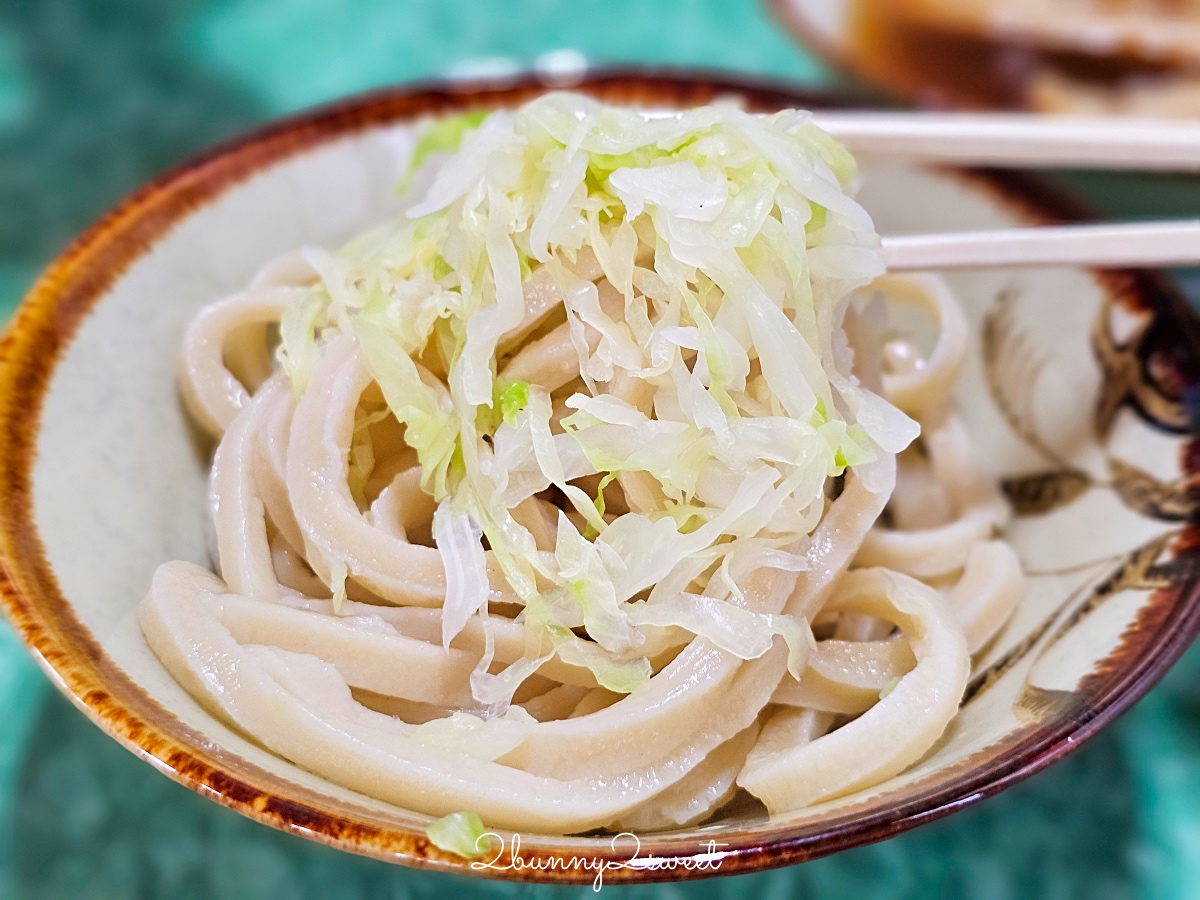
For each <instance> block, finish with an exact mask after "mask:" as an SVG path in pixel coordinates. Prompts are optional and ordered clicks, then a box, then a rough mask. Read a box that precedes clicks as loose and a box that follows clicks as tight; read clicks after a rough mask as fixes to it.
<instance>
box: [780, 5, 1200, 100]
mask: <svg viewBox="0 0 1200 900" xmlns="http://www.w3.org/2000/svg"><path fill="white" fill-rule="evenodd" d="M769 2H770V3H771V5H772V7H773V8H774V10H775V12H776V14H777V16H778V17H779V18H780V20H781V21H782V22H783V23H784V25H785V26H786V27H787V28H788V29H789V30H790V31H791V32H792V33H793V34H794V35H796V37H797V38H798V39H799V40H800V41H801V42H802V43H804V44H805V45H806V46H807V47H809V48H810V49H812V50H813V51H815V52H816V53H818V54H819V55H820V56H822V57H823V58H824V59H825V60H826V61H827V62H830V63H832V64H833V65H834V66H836V67H838V68H839V69H841V70H842V71H844V72H846V73H848V74H851V75H853V76H855V77H857V78H859V79H861V80H862V81H863V82H864V83H865V84H867V85H869V86H871V87H873V88H875V89H877V90H879V91H881V92H883V93H884V94H885V95H887V96H889V97H891V98H892V99H896V100H902V101H905V102H909V103H915V104H917V105H920V106H926V107H931V108H949V109H1016V110H1022V109H1024V110H1033V111H1037V112H1045V113H1062V114H1079V115H1093V114H1095V115H1103V114H1117V115H1126V114H1127V115H1141V116H1149V117H1171V118H1174V117H1196V116H1200V5H1198V4H1196V3H1195V2H1193V0H1184V2H1180V3H1155V2H1151V0H1148V2H1144V3H1138V2H1136V0H1135V2H1130V3H1119V4H1111V3H1107V4H1106V3H1100V2H1096V3H1088V2H1082V3H1080V2H1069V0H769Z"/></svg>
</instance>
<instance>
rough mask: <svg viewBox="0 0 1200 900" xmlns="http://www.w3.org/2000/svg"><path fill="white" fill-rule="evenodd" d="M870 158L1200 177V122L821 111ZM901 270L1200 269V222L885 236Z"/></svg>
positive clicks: (828, 124) (824, 123)
mask: <svg viewBox="0 0 1200 900" xmlns="http://www.w3.org/2000/svg"><path fill="white" fill-rule="evenodd" d="M814 121H815V122H816V123H817V124H818V125H820V126H821V127H822V128H824V129H825V130H826V131H828V132H829V133H830V134H832V135H833V136H834V137H836V138H838V140H840V141H841V142H842V143H843V144H845V145H846V146H847V147H848V148H849V149H850V150H851V152H853V153H855V154H856V155H859V156H862V157H864V158H869V157H887V158H893V159H895V158H901V159H909V160H913V161H918V162H926V163H957V164H968V165H994V166H1007V167H1038V168H1048V167H1061V168H1075V169H1112V170H1118V169H1125V170H1136V171H1156V172H1169V171H1173V172H1200V124H1191V123H1188V122H1169V121H1159V120H1139V119H1133V118H1073V117H1072V118H1066V117H1046V116H1033V115H1023V114H1020V113H1011V114H1009V113H1000V114H991V113H979V114H976V113H952V114H941V113H893V112H830V113H816V114H815V115H814ZM883 254H884V259H885V260H886V262H887V266H888V268H889V269H890V270H892V271H903V270H915V269H950V268H983V267H993V266H1030V265H1035V266H1036V265H1078V266H1097V267H1117V266H1181V265H1194V264H1197V263H1200V219H1189V220H1182V221H1169V222H1137V223H1128V224H1101V225H1064V226H1053V227H1031V228H1009V229H1002V230H999V231H976V232H959V233H954V234H925V235H911V236H904V237H885V238H884V239H883Z"/></svg>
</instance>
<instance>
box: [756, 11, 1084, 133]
mask: <svg viewBox="0 0 1200 900" xmlns="http://www.w3.org/2000/svg"><path fill="white" fill-rule="evenodd" d="M768 2H769V4H770V6H771V8H772V10H773V11H774V13H775V15H776V17H777V18H778V19H779V21H780V22H781V23H782V24H783V25H784V27H785V28H786V29H787V30H788V31H790V32H791V33H792V34H793V35H795V36H796V38H797V39H798V40H799V42H800V43H801V44H803V45H804V47H805V48H807V49H809V50H811V51H815V52H816V53H817V54H818V55H819V56H820V57H822V58H823V59H824V60H825V61H826V62H828V63H830V64H831V65H833V66H835V67H837V68H839V69H841V70H842V71H844V72H846V73H848V74H850V75H852V76H854V77H855V78H856V79H857V80H858V81H860V82H861V83H863V84H866V85H870V86H871V87H873V88H874V89H876V90H879V91H881V92H883V93H884V94H886V95H887V96H888V97H891V98H895V99H899V100H903V101H906V102H909V103H917V104H920V105H923V106H928V107H938V108H942V107H949V108H959V109H1009V108H1023V107H1032V108H1040V107H1041V106H1042V103H1041V102H1040V101H1039V99H1038V96H1037V93H1036V91H1031V81H1030V80H1031V78H1034V77H1035V76H1036V74H1037V73H1038V72H1039V71H1041V69H1042V65H1041V64H1042V62H1045V61H1046V60H1049V61H1050V62H1051V68H1052V69H1053V68H1054V66H1053V60H1052V58H1051V57H1046V58H1043V57H1042V56H1040V55H1039V54H1038V52H1036V51H1035V50H1034V49H1032V48H1031V47H1030V46H1029V44H1030V42H1031V41H1032V38H1031V37H1028V36H1026V37H1025V39H1024V40H1022V39H1020V38H1018V37H1016V36H1015V35H1013V34H1011V33H1007V32H1005V31H1004V29H1003V28H1002V27H999V28H995V29H993V28H991V27H989V26H988V25H987V24H986V23H972V25H971V26H970V27H968V26H967V25H964V24H963V23H961V22H960V23H956V26H957V27H951V26H946V27H941V28H929V27H924V26H921V25H914V24H913V20H912V19H911V18H910V17H909V16H906V15H905V13H910V12H912V10H911V9H909V8H907V7H905V6H904V5H903V4H896V3H891V2H888V0H768ZM961 6H962V7H963V8H962V10H961V13H962V17H963V18H964V19H970V18H971V17H972V16H973V15H974V14H975V13H979V5H976V6H972V5H971V4H961ZM1002 6H1003V5H1002V4H1001V7H1002ZM968 7H969V8H968ZM979 14H980V15H983V14H982V13H979ZM997 15H998V16H999V17H1000V18H1003V17H1004V12H1003V9H1000V10H999V12H998V13H997ZM1068 71H1069V70H1068ZM1063 111H1066V110H1063Z"/></svg>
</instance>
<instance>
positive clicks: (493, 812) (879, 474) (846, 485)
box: [141, 95, 1023, 834]
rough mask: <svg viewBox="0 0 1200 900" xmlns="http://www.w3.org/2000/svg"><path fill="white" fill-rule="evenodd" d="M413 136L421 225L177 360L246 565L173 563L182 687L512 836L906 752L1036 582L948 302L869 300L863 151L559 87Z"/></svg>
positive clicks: (166, 621)
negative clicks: (979, 425)
mask: <svg viewBox="0 0 1200 900" xmlns="http://www.w3.org/2000/svg"><path fill="white" fill-rule="evenodd" d="M425 134H426V137H427V138H428V139H425V138H423V142H422V143H419V144H418V146H417V150H416V157H417V159H416V164H415V172H416V174H415V175H414V176H413V184H412V187H411V189H410V196H414V197H416V200H415V201H414V202H413V204H411V205H410V206H409V208H408V212H407V214H406V216H405V217H403V218H402V220H401V221H400V222H399V223H398V224H397V223H388V224H387V225H385V226H382V227H381V228H379V229H376V230H375V231H373V232H371V233H369V234H367V235H365V236H364V237H362V238H360V239H358V240H356V241H354V242H352V243H351V244H350V245H348V246H347V247H346V248H344V249H343V250H342V251H340V252H339V253H337V254H329V253H325V252H323V251H319V250H316V249H312V248H308V249H305V250H302V251H297V252H295V253H291V254H288V255H286V256H284V257H281V258H279V259H277V260H275V261H273V262H271V263H268V264H267V265H266V266H264V267H263V269H262V270H261V271H260V272H259V274H258V275H257V276H256V277H255V279H254V280H253V281H252V282H251V284H250V285H249V286H248V288H247V289H246V290H245V291H243V292H241V293H239V294H236V295H234V296H232V297H230V298H228V299H225V300H222V301H219V302H217V303H214V304H213V305H211V306H209V307H208V308H206V309H204V310H203V311H202V312H201V313H200V314H199V316H197V318H196V319H195V320H194V321H193V323H192V324H191V326H190V328H189V329H188V331H187V334H186V337H185V340H184V349H183V360H182V366H181V371H182V375H181V385H182V394H183V397H184V400H185V402H186V405H187V407H188V409H189V410H190V412H191V414H192V415H193V417H194V418H195V420H196V421H197V422H198V423H199V424H200V425H202V426H203V427H204V428H205V429H207V430H208V431H209V432H211V433H212V435H213V436H214V437H215V438H217V439H218V445H217V449H216V452H215V456H214V458H213V464H212V476H211V498H212V502H211V509H210V512H211V520H212V525H213V528H212V537H213V540H212V544H213V548H212V553H213V557H214V562H215V563H216V564H217V565H218V566H219V569H218V570H219V572H220V576H219V577H218V576H217V575H214V574H213V573H212V572H210V571H208V570H207V569H204V568H201V567H199V566H197V565H194V564H191V563H185V562H172V563H167V564H165V565H163V566H161V567H160V568H159V570H158V572H157V573H156V574H155V577H154V580H153V584H152V587H151V590H150V592H149V595H148V597H147V599H146V601H145V603H144V604H143V606H142V608H141V623H142V627H143V631H144V633H145V635H146V637H147V639H148V641H149V643H150V645H151V647H152V648H153V650H154V651H155V653H156V654H157V655H158V657H159V658H160V659H161V660H162V662H163V663H164V664H165V665H166V667H167V668H168V669H169V670H170V672H171V673H172V674H173V675H174V677H175V678H176V679H177V680H178V681H179V682H180V683H181V684H182V685H183V686H184V687H185V688H186V689H187V690H188V691H189V692H190V693H191V694H192V695H193V696H194V697H195V698H196V699H198V700H199V701H200V702H201V703H203V704H204V705H205V706H206V707H207V708H208V709H209V710H211V711H212V712H213V713H214V714H216V715H218V716H219V717H221V718H223V719H225V720H227V721H229V722H231V723H234V724H235V725H236V726H238V727H239V728H240V729H241V730H243V731H244V732H246V733H248V734H250V735H252V736H253V737H254V738H255V739H257V740H258V741H259V742H261V743H262V744H263V745H265V746H266V747H268V748H269V749H271V750H272V751H274V752H276V753H278V754H280V755H281V756H283V757H286V758H287V759H289V760H292V761H293V762H295V763H296V764H298V765H300V766H302V767H305V768H307V769H309V770H311V771H313V772H316V773H318V774H320V775H322V776H324V777H326V778H329V779H330V780H332V781H335V782H337V783H339V784H342V785H345V786H346V787H349V788H352V789H355V790H358V791H360V792H362V793H365V794H368V795H370V796H373V797H376V798H379V799H382V800H385V801H390V802H392V803H395V804H398V805H400V806H402V807H405V808H408V809H412V810H416V811H419V812H422V813H426V814H429V815H431V816H448V815H450V814H455V813H459V812H461V811H467V810H469V811H472V812H475V813H478V814H479V815H480V816H481V817H482V819H483V821H485V822H486V823H487V824H488V825H489V826H492V827H501V828H510V829H519V830H526V831H532V832H540V833H559V834H561V833H572V832H580V831H585V830H589V829H594V828H602V827H614V828H625V829H632V830H636V831H648V830H654V829H665V828H673V827H677V826H682V825H687V824H691V823H695V822H698V821H701V820H703V819H705V818H707V817H709V816H711V815H712V814H713V813H714V812H715V811H716V810H718V809H719V808H720V807H721V806H722V805H723V804H724V803H726V802H727V801H728V800H729V799H730V798H731V797H732V796H733V794H734V793H735V792H736V791H737V790H738V789H739V788H740V789H743V790H745V791H748V792H749V793H750V794H752V795H753V796H755V797H757V798H758V799H759V800H761V801H762V802H763V803H764V804H765V805H766V807H767V809H768V810H769V811H770V812H771V813H786V812H790V811H793V810H797V809H800V808H803V807H806V806H809V805H812V804H815V803H819V802H822V801H825V800H829V799H832V798H836V797H839V796H843V795H845V794H847V793H850V792H854V791H858V790H862V789H865V788H869V787H872V786H874V785H877V784H880V783H881V782H883V781H886V780H887V779H889V778H891V777H893V776H895V775H897V774H899V773H901V772H903V771H904V770H905V769H906V768H908V767H909V766H911V765H912V764H913V763H914V762H916V761H917V760H919V759H920V758H921V757H922V756H923V755H924V754H925V753H926V752H927V751H928V750H929V748H930V747H931V746H932V745H933V744H934V742H935V741H936V740H937V739H938V737H939V736H940V735H941V734H942V733H943V731H944V729H945V728H946V725H947V723H948V722H949V721H950V720H951V719H952V717H953V716H954V715H955V713H956V711H957V708H958V704H959V701H960V699H961V696H962V693H963V689H964V686H965V684H966V679H967V675H968V671H969V667H970V656H971V654H972V653H974V652H975V651H977V650H978V649H979V648H981V647H982V646H984V645H985V644H986V643H987V642H988V641H989V640H990V638H991V637H992V636H993V635H994V634H995V633H996V631H997V630H998V629H999V628H1000V627H1001V625H1003V623H1004V621H1005V619H1006V618H1007V617H1008V615H1009V614H1010V612H1011V611H1012V609H1013V608H1014V606H1015V604H1016V603H1017V602H1018V601H1019V600H1020V598H1021V596H1022V594H1023V576H1022V573H1021V568H1020V564H1019V561H1018V560H1017V558H1016V555H1015V554H1014V552H1013V551H1012V550H1011V549H1010V547H1009V546H1008V545H1007V544H1006V543H1004V542H1003V541H1002V540H998V539H997V537H996V535H997V533H998V528H999V527H1000V526H1001V525H1002V524H1003V521H1004V517H1005V515H1006V510H1005V506H1004V504H1003V502H1002V500H1001V497H1000V495H999V493H998V491H997V487H996V484H995V482H994V480H993V479H992V478H991V477H990V476H989V475H988V474H987V473H986V472H985V471H984V470H983V469H982V467H981V465H980V462H979V460H978V458H977V456H976V454H975V452H974V450H973V447H972V445H971V441H970V438H969V436H968V434H967V433H966V431H965V429H964V428H963V425H962V423H961V422H960V421H959V419H958V418H957V417H956V415H955V413H954V408H953V401H952V391H953V389H954V386H955V383H956V379H957V377H958V373H959V369H960V367H961V363H962V360H963V356H964V353H965V352H966V348H967V342H968V334H967V327H966V323H965V321H964V319H963V316H962V313H961V311H960V310H959V307H958V304H957V302H956V301H955V299H954V297H953V296H952V295H951V293H950V292H949V290H948V289H947V288H946V286H945V285H944V284H943V283H942V282H941V281H939V280H938V279H936V278H934V277H932V276H905V277H900V276H882V277H881V276H880V272H881V269H880V267H879V263H878V255H877V252H876V248H877V246H878V240H877V238H876V237H875V235H874V231H873V230H872V229H871V228H870V222H869V219H867V218H866V216H865V213H863V212H862V210H861V208H859V207H858V206H857V205H856V204H855V203H854V202H853V201H852V200H850V199H849V197H847V196H846V193H845V188H846V187H847V185H848V184H849V183H850V181H851V179H852V172H853V170H852V161H850V160H849V158H848V157H846V156H845V154H844V152H843V151H841V149H840V148H838V147H837V146H836V145H835V144H833V142H832V141H830V140H829V139H828V138H827V137H825V136H824V135H822V134H821V133H820V132H818V131H817V130H816V129H815V127H814V126H812V124H811V122H809V121H808V120H807V118H806V116H805V114H801V113H795V112H787V113H781V114H779V115H777V116H773V117H757V116H750V115H747V114H745V113H741V112H739V111H737V110H732V109H716V108H708V109H701V110H695V111H692V112H689V113H682V114H675V115H660V116H649V115H644V114H640V113H635V112H631V111H627V110H619V109H613V108H608V107H602V106H599V105H598V104H595V103H593V102H592V101H589V100H586V99H584V98H580V97H575V96H571V95H550V96H547V97H544V98H542V99H540V100H538V101H534V103H532V104H530V105H528V106H526V107H523V108H522V109H520V110H518V111H516V112H514V113H495V114H493V115H491V116H489V117H488V118H487V119H486V120H483V121H482V122H481V121H480V120H479V119H478V118H475V117H471V118H458V119H453V120H448V121H446V122H442V123H437V124H435V125H434V126H431V127H430V128H429V129H427V131H426V132H425ZM901 310H903V314H902V315H893V313H897V312H899V311H901ZM902 322H906V323H910V326H911V327H908V328H901V327H900V324H899V323H902ZM889 323H890V324H889ZM911 323H919V324H916V325H911ZM931 335H932V337H931ZM277 341H278V342H280V346H279V347H278V349H276V347H275V344H276V342H277ZM918 425H919V432H920V436H919V437H916V439H915V440H914V437H915V436H916V434H917V431H918V427H917V426H918Z"/></svg>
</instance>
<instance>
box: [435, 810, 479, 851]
mask: <svg viewBox="0 0 1200 900" xmlns="http://www.w3.org/2000/svg"><path fill="white" fill-rule="evenodd" d="M490 833H491V832H489V831H488V830H487V829H486V828H485V827H484V825H483V820H482V819H481V818H479V813H474V812H456V813H450V815H448V816H443V817H442V818H440V819H435V820H434V821H433V822H431V823H430V824H429V827H428V828H426V829H425V836H426V837H428V838H429V841H430V843H432V844H433V846H435V847H437V848H438V849H439V850H445V851H446V852H447V853H457V854H458V855H459V856H461V857H463V858H464V859H477V858H479V857H480V856H484V855H485V854H487V853H488V852H490V850H491V847H492V841H491V838H489V837H488V835H489V834H490Z"/></svg>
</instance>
